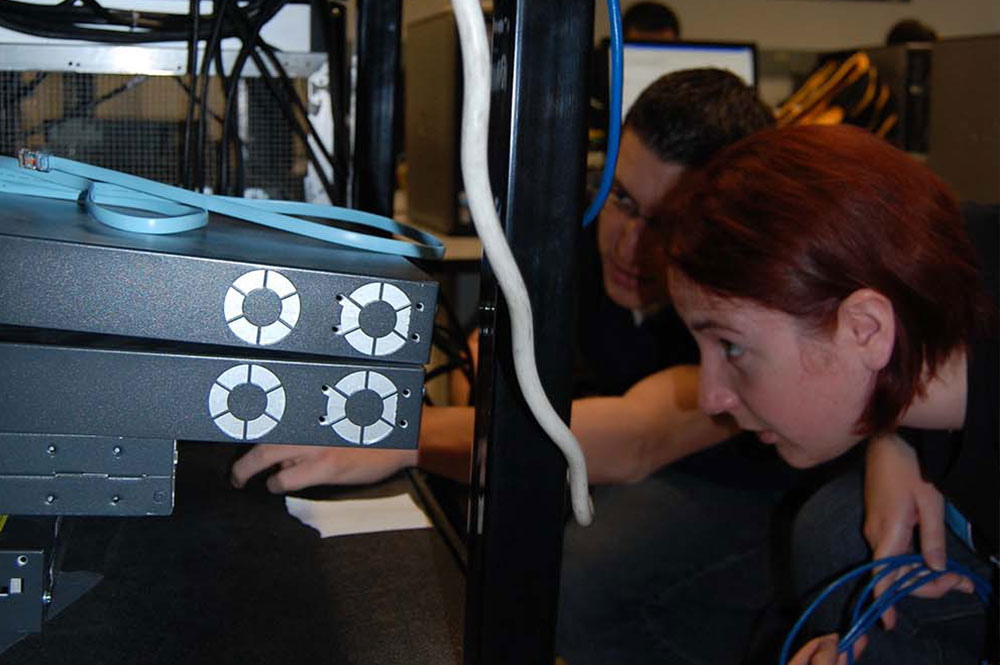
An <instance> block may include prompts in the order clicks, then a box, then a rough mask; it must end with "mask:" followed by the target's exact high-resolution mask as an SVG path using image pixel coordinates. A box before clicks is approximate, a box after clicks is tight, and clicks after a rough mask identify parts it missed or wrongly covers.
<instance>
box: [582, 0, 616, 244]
mask: <svg viewBox="0 0 1000 665" xmlns="http://www.w3.org/2000/svg"><path fill="white" fill-rule="evenodd" d="M608 22H609V23H610V24H611V100H610V104H609V106H608V145H607V149H606V150H605V153H604V169H603V171H602V172H601V184H600V187H598V189H597V194H596V195H595V196H594V200H593V201H591V202H590V205H589V206H588V207H587V210H586V212H584V213H583V225H584V226H585V227H586V226H589V225H590V223H591V222H592V221H594V219H595V218H596V217H597V213H599V212H600V211H601V208H602V207H603V206H604V202H605V201H606V200H607V198H608V192H610V191H611V182H612V181H613V180H614V178H615V164H616V163H617V162H618V144H619V143H620V142H621V132H622V15H621V9H620V8H619V6H618V0H608Z"/></svg>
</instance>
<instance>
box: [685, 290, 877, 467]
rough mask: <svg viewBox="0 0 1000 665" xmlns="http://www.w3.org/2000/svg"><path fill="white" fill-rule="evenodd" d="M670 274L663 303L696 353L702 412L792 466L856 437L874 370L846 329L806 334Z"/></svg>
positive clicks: (829, 455) (822, 458)
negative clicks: (726, 421) (752, 435)
mask: <svg viewBox="0 0 1000 665" xmlns="http://www.w3.org/2000/svg"><path fill="white" fill-rule="evenodd" d="M670 277H671V278H670V295H671V300H672V301H673V303H674V307H676V309H677V311H678V313H679V314H680V316H681V318H682V319H683V320H684V322H685V323H686V324H687V326H688V328H689V329H690V330H691V332H692V334H693V335H694V338H695V340H696V341H697V342H698V348H699V349H700V351H701V378H700V387H699V395H698V399H699V406H700V408H701V409H702V410H703V411H704V412H705V413H708V414H710V415H714V414H720V413H729V414H731V415H732V416H733V417H734V418H735V419H736V421H737V423H738V424H739V426H740V427H741V428H742V429H747V430H751V431H754V432H757V436H758V437H759V438H760V440H761V441H763V442H764V443H767V444H771V445H774V446H776V447H777V449H778V453H779V454H780V455H781V456H782V457H783V458H784V459H785V461H786V462H788V463H789V464H791V465H792V466H795V467H798V468H805V467H810V466H814V465H816V464H820V463H822V462H826V461H828V460H831V459H834V458H835V457H837V456H839V455H840V454H841V453H843V452H845V451H847V450H848V449H849V448H851V447H852V446H853V445H854V444H855V443H857V442H858V441H859V440H860V438H861V437H860V436H859V435H857V434H855V433H854V430H855V427H856V424H857V422H858V418H859V417H860V415H861V413H862V411H863V410H864V407H865V405H866V404H867V401H868V397H869V395H870V394H871V391H872V388H873V386H874V380H875V374H874V373H873V372H872V371H871V370H870V369H869V368H868V367H866V366H865V364H864V363H863V362H862V360H861V358H860V357H859V356H858V354H857V353H855V352H854V351H853V347H852V345H851V343H850V335H849V334H848V331H846V330H844V328H845V327H846V326H843V325H840V324H838V326H837V329H836V330H834V331H833V332H832V334H831V333H815V332H812V333H810V332H807V331H805V330H804V327H803V325H802V324H801V323H800V322H799V321H798V320H797V319H796V318H794V317H792V316H791V315H789V314H785V313H784V312H780V311H777V310H771V309H766V308H764V307H761V306H759V305H757V304H755V303H752V302H750V301H747V300H739V299H721V298H718V297H715V296H710V295H709V294H707V293H706V292H705V291H703V290H702V289H700V288H698V287H697V286H696V285H694V284H693V283H691V282H690V281H688V280H687V279H686V278H684V277H682V276H678V275H677V274H676V272H671V275H670Z"/></svg>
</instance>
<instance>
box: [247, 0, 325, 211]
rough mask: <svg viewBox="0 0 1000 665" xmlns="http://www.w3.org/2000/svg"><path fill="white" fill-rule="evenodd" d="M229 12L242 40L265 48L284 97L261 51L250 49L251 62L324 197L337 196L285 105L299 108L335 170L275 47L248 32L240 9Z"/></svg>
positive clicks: (307, 125)
mask: <svg viewBox="0 0 1000 665" xmlns="http://www.w3.org/2000/svg"><path fill="white" fill-rule="evenodd" d="M232 13H233V17H234V19H235V23H236V29H237V32H239V33H240V35H241V37H242V38H243V39H244V40H253V41H255V42H256V43H257V44H259V46H260V48H261V50H263V51H264V54H265V55H266V56H267V57H268V59H269V60H270V61H271V63H272V65H273V67H274V69H275V71H276V72H277V73H278V78H279V81H280V83H281V85H282V87H283V88H284V96H282V95H281V94H280V93H278V92H276V91H275V88H274V82H273V78H272V77H271V75H270V73H269V72H268V70H267V67H266V65H264V64H263V61H262V59H261V57H260V54H259V53H257V52H256V51H253V52H252V53H251V55H252V57H253V58H254V63H255V64H256V65H257V68H258V69H259V70H260V71H261V76H262V78H263V79H264V82H265V83H266V84H267V86H268V88H269V90H270V91H271V94H272V95H274V96H275V98H276V99H278V103H279V107H280V109H281V111H282V113H284V114H285V117H286V118H287V120H288V122H289V125H290V126H291V128H292V130H293V131H294V132H295V133H296V134H297V135H298V136H299V138H300V139H301V141H302V143H303V146H304V147H305V149H306V152H307V154H308V155H309V158H310V161H312V163H313V166H314V167H315V169H316V175H317V177H318V178H319V179H320V181H321V182H322V184H323V189H324V190H325V191H326V193H327V196H329V197H330V200H331V201H334V200H336V198H337V196H336V191H335V190H334V189H333V186H332V185H331V183H330V180H329V178H328V177H327V175H326V169H325V168H324V167H323V165H322V164H321V163H319V160H318V159H317V158H316V155H315V153H314V152H313V149H312V147H311V146H310V144H309V139H308V138H307V137H306V136H305V131H304V130H303V129H302V126H301V124H299V121H298V119H297V118H296V117H295V115H294V113H291V112H290V111H289V110H288V108H287V104H288V102H289V101H290V102H291V103H292V104H293V105H294V106H295V108H296V109H298V111H299V113H301V115H302V121H303V122H304V123H305V125H306V129H307V130H308V133H309V135H311V136H312V138H313V139H314V140H315V142H316V147H317V148H319V150H320V152H321V153H322V155H323V157H324V159H325V160H326V162H327V164H329V165H330V166H331V167H332V168H333V169H334V170H335V168H336V164H335V162H334V159H333V156H332V155H331V154H330V151H329V150H327V148H326V145H325V144H324V143H323V140H322V138H321V137H320V136H319V133H318V132H317V131H316V128H315V126H313V124H312V122H311V121H310V119H309V111H308V109H307V108H306V106H305V103H304V102H303V101H302V98H301V97H300V96H299V94H298V91H297V90H295V87H294V86H293V85H292V82H291V78H290V77H289V76H288V72H287V71H285V68H284V66H283V65H282V64H281V61H280V60H279V59H278V57H277V55H276V54H275V49H274V47H273V46H271V45H270V44H268V43H267V42H265V41H264V40H263V39H261V38H260V36H259V34H258V35H256V36H254V35H252V34H250V33H249V30H248V26H247V23H246V18H245V17H244V16H243V13H242V11H241V10H239V8H238V7H237V8H234V11H233V12H232Z"/></svg>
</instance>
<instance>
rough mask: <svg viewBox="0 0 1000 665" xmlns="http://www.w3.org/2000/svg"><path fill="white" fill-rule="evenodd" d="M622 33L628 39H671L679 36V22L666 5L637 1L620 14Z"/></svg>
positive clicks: (637, 40) (638, 40) (640, 40)
mask: <svg viewBox="0 0 1000 665" xmlns="http://www.w3.org/2000/svg"><path fill="white" fill-rule="evenodd" d="M622 34H623V35H624V37H625V39H626V40H628V41H636V42H642V41H673V40H675V39H680V38H681V24H680V21H678V20H677V14H675V13H674V11H673V10H672V9H670V7H667V6H666V5H662V4H660V3H659V2H637V3H636V4H634V5H632V6H631V7H629V8H628V9H627V10H626V11H625V13H624V14H623V15H622Z"/></svg>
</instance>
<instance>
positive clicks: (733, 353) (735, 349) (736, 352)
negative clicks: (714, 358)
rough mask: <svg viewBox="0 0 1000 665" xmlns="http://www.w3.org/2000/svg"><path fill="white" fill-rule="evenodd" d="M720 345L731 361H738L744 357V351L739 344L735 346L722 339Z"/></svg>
mask: <svg viewBox="0 0 1000 665" xmlns="http://www.w3.org/2000/svg"><path fill="white" fill-rule="evenodd" d="M719 345H720V346H722V352H723V353H724V354H725V355H726V358H728V359H729V360H738V359H739V358H741V357H742V356H743V352H744V349H743V347H742V346H740V345H739V344H733V343H732V342H730V341H729V340H727V339H720V340H719Z"/></svg>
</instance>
